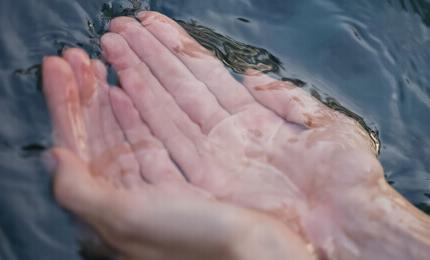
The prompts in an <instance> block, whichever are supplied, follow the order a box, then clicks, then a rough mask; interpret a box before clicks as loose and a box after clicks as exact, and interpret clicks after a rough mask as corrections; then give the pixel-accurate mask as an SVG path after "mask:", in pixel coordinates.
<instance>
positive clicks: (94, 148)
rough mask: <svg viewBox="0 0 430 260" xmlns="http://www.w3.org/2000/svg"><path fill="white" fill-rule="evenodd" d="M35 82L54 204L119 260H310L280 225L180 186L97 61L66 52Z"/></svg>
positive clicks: (183, 182) (163, 153)
mask: <svg viewBox="0 0 430 260" xmlns="http://www.w3.org/2000/svg"><path fill="white" fill-rule="evenodd" d="M43 77H44V92H45V95H46V97H47V101H48V106H49V110H50V111H51V115H52V119H53V122H54V126H55V142H56V146H57V148H54V149H53V150H52V152H51V154H52V157H53V159H54V160H55V161H56V163H57V166H56V170H55V171H56V176H55V185H54V192H55V196H56V198H57V200H58V201H59V202H60V203H61V205H63V206H64V207H65V208H67V209H69V210H71V211H72V212H74V213H75V214H77V215H78V216H80V217H81V218H83V219H84V220H85V221H87V222H88V223H89V224H90V225H92V226H93V227H94V228H95V229H96V231H97V232H98V233H99V234H100V235H101V236H102V238H103V239H104V240H105V241H106V242H107V243H109V245H110V246H112V247H113V248H114V249H116V250H117V251H118V252H119V254H120V256H121V257H122V258H124V259H148V260H151V259H155V260H158V259H166V260H167V259H187V260H192V259H220V258H222V259H284V258H285V256H289V257H294V258H297V259H315V258H314V256H313V255H312V254H311V253H310V252H309V250H308V247H307V245H306V244H305V242H304V241H303V240H302V239H301V238H300V237H299V236H297V235H296V234H294V233H293V232H292V231H291V230H289V229H288V228H287V227H285V226H283V225H282V224H281V223H279V222H277V221H275V220H273V219H271V218H269V217H268V216H266V215H263V214H261V213H258V212H254V211H251V210H247V209H244V208H240V207H235V206H233V205H231V204H229V203H226V202H220V201H218V200H217V199H216V198H214V197H213V195H211V194H209V193H207V192H206V191H203V190H201V189H199V188H198V187H195V186H194V185H192V184H190V183H187V182H186V180H185V178H184V177H183V175H182V174H181V172H180V171H179V169H178V168H177V167H176V165H175V164H174V163H173V161H172V160H171V159H170V157H169V154H168V152H167V151H166V149H165V148H164V145H163V144H162V143H161V142H160V141H159V140H158V139H157V138H155V137H154V136H153V135H152V134H151V132H150V130H149V128H148V127H147V125H146V123H145V122H143V121H142V119H141V117H140V115H139V113H138V112H137V110H136V109H135V107H134V105H133V104H132V102H131V100H130V98H129V97H128V96H127V95H126V94H124V92H123V91H122V90H121V89H119V88H109V87H108V85H107V83H106V70H105V68H104V65H103V64H101V63H100V62H99V61H90V59H89V58H88V55H87V54H86V53H84V52H83V51H82V50H79V49H70V50H67V51H66V52H65V53H64V55H63V58H59V57H49V58H46V59H45V60H44V63H43ZM65 94H66V95H65ZM263 223H264V224H263ZM261 241H265V242H264V246H263V245H262V243H261ZM266 247H267V248H266Z"/></svg>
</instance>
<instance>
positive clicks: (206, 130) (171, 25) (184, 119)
mask: <svg viewBox="0 0 430 260" xmlns="http://www.w3.org/2000/svg"><path fill="white" fill-rule="evenodd" d="M137 17H138V21H137V20H135V19H132V18H129V17H120V18H116V19H114V20H113V21H112V22H111V25H110V33H107V34H105V35H104V36H103V37H102V47H103V50H104V54H105V57H106V58H107V60H108V61H109V62H110V63H111V64H112V65H113V66H114V68H115V69H116V71H117V72H118V75H119V78H120V82H121V87H122V88H123V89H124V91H125V93H126V94H127V95H128V96H129V97H130V98H131V100H132V102H133V104H134V105H135V106H136V109H137V110H138V111H139V114H140V116H141V117H142V119H143V120H144V121H145V122H146V123H147V124H148V127H149V128H150V130H151V131H152V133H154V135H155V136H156V137H157V138H158V139H159V140H160V141H161V142H162V143H163V145H164V147H165V148H166V150H167V151H168V153H169V155H170V157H171V159H172V160H173V161H174V162H175V163H176V164H177V165H178V167H179V168H180V169H181V172H182V173H183V174H184V176H185V177H186V179H187V180H188V181H189V182H190V183H192V184H193V185H196V186H198V187H201V188H202V189H204V190H207V191H209V192H210V193H211V194H212V195H214V196H215V197H216V198H217V199H219V200H223V201H228V202H232V203H234V204H236V205H242V206H246V207H248V208H252V209H256V210H259V211H262V212H265V213H266V214H268V215H270V216H272V217H275V218H276V219H278V220H281V221H282V222H283V223H285V224H286V226H288V227H290V228H291V229H292V230H294V231H295V232H296V233H297V234H299V235H301V236H302V237H303V238H304V239H307V240H308V241H310V242H311V243H312V244H313V245H314V246H315V248H316V250H317V251H318V253H319V255H320V256H321V257H322V258H324V257H326V258H330V259H361V258H362V257H363V256H366V257H370V258H372V257H376V256H378V257H379V256H381V255H383V254H381V253H380V252H379V251H378V250H375V247H372V246H370V244H369V243H368V242H366V241H374V242H375V244H381V245H382V244H384V243H385V244H386V245H389V246H387V248H391V249H392V251H393V252H394V251H397V252H398V251H401V250H399V249H398V248H400V247H397V246H396V245H395V244H396V243H398V242H399V241H401V240H402V239H398V241H396V243H393V241H387V240H385V239H384V238H383V237H388V236H391V235H388V233H389V232H388V231H387V232H386V230H385V229H381V230H379V229H378V228H376V229H372V228H371V227H370V226H368V225H367V226H366V225H365V223H366V222H367V223H375V225H376V226H378V225H385V224H386V226H390V227H392V226H396V225H397V224H394V223H395V222H396V221H397V220H396V219H394V218H390V217H387V218H386V220H385V221H386V223H384V224H382V223H383V221H382V222H381V221H379V220H375V219H372V216H374V215H375V214H376V215H377V214H378V212H380V213H381V212H383V213H384V215H387V216H389V215H390V214H392V213H393V214H398V216H400V215H401V217H400V218H401V219H403V220H405V221H406V220H407V219H410V218H417V219H420V221H417V223H416V224H414V225H413V227H410V228H409V227H408V228H403V227H402V228H400V229H403V230H402V231H401V232H404V233H405V234H406V233H415V234H416V235H417V237H420V238H419V240H421V242H422V241H423V240H425V239H427V238H426V236H424V237H422V236H421V235H419V234H418V233H416V232H415V231H414V230H416V229H423V228H426V225H427V224H428V219H426V218H425V217H424V216H423V215H422V214H421V213H419V212H418V211H417V210H415V209H414V208H413V207H412V206H411V205H410V204H409V203H408V202H407V201H406V200H405V199H403V198H402V197H401V196H399V195H398V194H397V193H396V192H394V191H393V190H392V189H391V188H390V187H389V185H388V184H387V183H386V182H385V180H384V176H383V169H382V167H381V165H380V163H379V161H378V160H377V158H376V152H375V151H374V149H373V145H372V141H371V139H370V137H369V135H368V133H367V132H366V131H365V130H364V129H363V128H362V127H361V126H360V125H359V124H358V123H357V122H356V121H354V120H353V119H351V118H348V117H347V116H345V115H343V114H341V113H339V112H336V111H334V110H331V109H329V108H328V107H326V106H324V105H323V104H321V103H320V102H319V101H318V100H316V99H315V98H313V97H312V96H310V95H309V94H308V93H306V92H305V91H303V90H302V89H300V88H297V87H295V86H294V85H292V84H291V83H288V82H280V81H276V80H273V79H271V78H270V77H268V76H266V75H263V74H261V73H258V72H256V71H252V70H249V71H247V73H246V75H244V78H243V81H242V82H238V81H237V80H235V79H234V78H233V77H232V76H231V75H230V73H229V72H228V71H227V70H226V69H225V68H224V66H223V64H222V63H221V62H220V61H219V60H217V59H216V58H215V57H214V55H212V53H210V52H209V51H208V50H206V49H204V48H203V47H202V46H201V45H199V44H198V43H197V42H196V41H195V40H194V39H193V38H191V37H190V36H189V35H188V34H187V33H186V32H185V31H184V30H183V29H182V28H181V27H180V26H179V25H178V24H177V23H175V22H174V21H173V20H171V19H169V18H167V17H165V16H163V15H161V14H159V13H155V12H142V13H140V14H138V15H137ZM340 194H341V196H340ZM378 197H383V198H386V199H387V200H386V201H385V202H383V201H382V200H381V201H376V200H375V198H378ZM366 202H368V203H367V204H366ZM386 203H388V204H389V205H391V208H386V207H385V208H384V205H386ZM369 205H370V206H369ZM352 209H355V210H358V211H359V212H360V214H357V216H360V221H357V222H356V223H360V225H359V226H357V227H355V226H352V225H350V223H349V222H348V219H350V218H351V217H354V216H351V213H352V212H353V210H352ZM345 212H346V213H345ZM394 212H395V213H394ZM399 212H402V213H401V214H400V213H399ZM425 219H426V220H425ZM421 220H425V221H421ZM387 223H389V224H387ZM426 223H427V224H426ZM386 226H385V227H386ZM396 228H397V227H396ZM427 229H428V226H427ZM387 230H388V229H387ZM397 231H398V230H397ZM397 231H396V232H397ZM384 232H386V233H384ZM383 234H385V235H383ZM390 234H392V233H390ZM363 237H367V239H363ZM421 242H420V243H421ZM404 245H405V247H415V246H416V245H417V244H415V245H413V243H411V244H409V245H407V244H406V243H405V244H404ZM427 246H428V244H426V243H422V244H420V246H419V247H420V248H425V247H427ZM403 252H406V250H404V251H403ZM421 252H424V251H421ZM420 254H421V253H420ZM420 254H418V255H419V256H421V255H420ZM389 255H390V254H386V255H385V256H386V257H388V258H389ZM398 255H401V254H398ZM406 255H407V253H406ZM406 255H405V256H406ZM412 255H413V254H412Z"/></svg>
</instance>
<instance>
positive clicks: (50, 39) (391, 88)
mask: <svg viewBox="0 0 430 260" xmlns="http://www.w3.org/2000/svg"><path fill="white" fill-rule="evenodd" d="M138 8H143V9H145V8H150V9H152V10H157V11H161V12H163V13H165V14H167V15H169V16H171V17H174V18H175V19H178V20H181V21H185V22H187V23H188V24H190V23H191V24H193V23H194V24H198V25H203V26H205V27H208V28H210V29H213V30H214V31H216V32H217V33H219V34H221V35H223V36H226V37H229V38H231V39H232V40H236V41H238V42H241V43H245V44H248V45H251V46H254V47H256V48H257V49H256V50H258V51H259V52H258V53H259V54H260V55H256V54H255V53H254V56H253V57H249V55H248V56H247V54H246V53H245V55H244V56H243V53H241V52H240V48H239V52H238V49H237V48H236V49H235V48H234V46H233V47H231V46H230V45H228V44H224V45H223V42H222V41H221V42H217V44H216V45H215V47H217V48H218V52H219V53H218V54H219V56H220V57H222V58H224V59H225V63H226V64H233V66H234V67H235V68H236V70H239V71H240V68H241V67H240V63H238V61H241V59H238V57H245V61H246V62H247V63H252V62H255V60H256V59H257V60H259V61H267V62H266V63H264V62H263V63H262V64H268V65H269V67H264V68H266V69H267V68H268V70H271V71H272V72H274V73H275V74H276V75H277V76H279V77H284V78H288V79H293V80H298V81H297V82H300V83H302V82H303V83H306V84H305V86H307V87H309V88H313V89H317V90H318V93H321V94H324V96H325V97H327V96H329V97H332V98H334V99H335V100H337V102H339V103H340V104H342V105H343V106H345V107H346V108H348V109H349V110H351V111H353V112H354V113H356V114H358V115H359V116H361V117H362V118H363V119H364V121H365V122H366V123H367V125H369V126H370V128H371V129H373V130H375V131H376V130H377V131H378V132H379V137H380V139H381V142H382V147H381V155H380V159H381V161H382V163H383V165H384V167H385V171H386V175H387V178H388V180H389V181H390V183H392V185H393V186H394V187H395V188H396V189H397V190H398V191H400V192H401V193H402V194H404V195H405V196H406V197H407V198H408V199H409V200H410V201H412V202H413V203H414V204H416V205H419V206H420V207H421V208H422V209H423V210H425V211H427V212H428V213H430V160H429V159H430V138H429V137H428V133H430V116H429V114H430V73H429V72H430V71H429V68H430V28H429V26H430V1H429V0H379V1H374V0H355V1H344V0H324V1H323V0H309V1H301V0H271V1H257V0H217V1H202V0H186V1H185V0H184V1H180V0H159V1H156V0H154V1H126V0H123V1H113V2H106V0H91V1H89V0H75V1H64V0H38V1H31V0H27V1H25V0H2V1H1V2H0V28H1V30H0V32H1V33H2V36H1V37H0V111H1V114H0V118H1V123H0V190H1V192H2V193H1V196H0V259H6V260H13V259H25V260H26V259H46V260H49V259H55V260H56V259H62V260H68V259H81V258H82V257H81V256H80V254H79V251H80V246H79V242H78V241H77V237H78V235H77V231H76V229H75V226H76V223H75V222H74V221H73V219H72V218H71V217H70V216H68V215H67V213H65V212H64V211H62V210H61V209H60V208H59V207H58V206H57V205H56V204H55V202H54V200H53V199H52V196H51V190H50V186H51V183H50V182H51V178H50V176H49V175H48V174H47V173H46V171H45V170H44V169H43V167H42V165H41V163H40V159H39V155H40V153H41V152H43V150H44V149H46V147H49V146H50V145H51V136H50V131H51V125H50V121H49V118H48V114H47V110H46V107H45V104H44V100H43V96H42V94H41V91H40V70H39V69H40V67H39V65H38V64H40V61H41V58H42V57H43V56H44V55H47V54H57V53H59V52H60V51H61V49H62V48H63V47H65V46H81V47H84V48H85V49H87V50H88V51H90V52H91V54H92V56H94V57H95V56H98V55H99V54H100V49H99V47H98V45H97V44H98V36H99V34H100V33H101V32H103V30H104V28H105V25H106V22H107V21H108V20H109V19H110V18H111V17H112V16H117V15H120V14H130V13H133V12H134V10H136V9H138ZM218 39H219V38H218ZM224 39H225V38H224ZM240 46H243V45H239V47H240ZM236 47H237V46H236ZM258 48H259V49H258ZM238 53H239V54H240V55H242V56H240V55H237V54H238ZM270 54H271V55H273V56H270ZM246 57H248V58H246ZM112 80H115V79H114V78H112ZM331 100H332V99H331Z"/></svg>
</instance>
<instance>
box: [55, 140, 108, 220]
mask: <svg viewBox="0 0 430 260" xmlns="http://www.w3.org/2000/svg"><path fill="white" fill-rule="evenodd" d="M49 157H50V159H49V161H51V162H48V165H50V166H52V167H51V168H53V169H52V170H53V171H54V172H55V175H54V195H55V198H56V199H57V201H58V202H59V203H60V204H61V206H63V207H65V208H66V209H68V210H70V211H72V212H73V213H75V214H77V215H78V216H80V217H83V218H85V219H87V218H88V217H90V216H91V215H92V212H97V211H98V209H99V208H100V207H101V206H102V201H103V198H104V196H103V194H104V192H103V190H102V185H103V182H100V181H99V180H97V179H95V177H93V176H92V175H91V172H90V169H89V167H88V165H87V164H86V163H85V162H84V161H82V160H81V159H80V158H78V157H77V156H76V155H75V154H74V153H72V152H70V151H69V150H66V149H62V148H54V149H52V150H51V151H50V156H49Z"/></svg>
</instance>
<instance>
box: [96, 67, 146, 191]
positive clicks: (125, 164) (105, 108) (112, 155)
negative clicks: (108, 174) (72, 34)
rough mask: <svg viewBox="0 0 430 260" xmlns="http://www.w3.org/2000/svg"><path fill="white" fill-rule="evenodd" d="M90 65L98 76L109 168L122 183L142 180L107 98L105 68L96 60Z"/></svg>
mask: <svg viewBox="0 0 430 260" xmlns="http://www.w3.org/2000/svg"><path fill="white" fill-rule="evenodd" d="M91 67H92V69H93V71H94V73H95V75H96V76H97V78H98V85H99V90H100V108H101V119H102V133H103V136H104V139H105V142H106V145H107V146H108V150H107V151H105V154H106V155H107V156H106V158H108V159H109V160H110V161H111V162H113V163H111V162H108V164H109V163H111V164H112V166H111V167H110V170H111V171H112V172H113V174H114V176H115V178H117V179H118V180H122V182H123V184H125V185H126V186H133V185H134V183H133V182H141V181H142V178H140V169H139V164H138V162H137V159H136V157H135V155H134V153H133V150H132V148H131V146H130V144H129V143H128V142H127V140H126V137H125V133H124V132H123V131H122V129H121V127H120V126H119V123H118V121H117V119H116V118H115V116H114V112H113V108H112V103H111V101H110V98H109V86H108V83H107V81H106V68H105V66H104V65H103V64H102V63H101V62H100V61H98V60H93V61H91Z"/></svg>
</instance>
